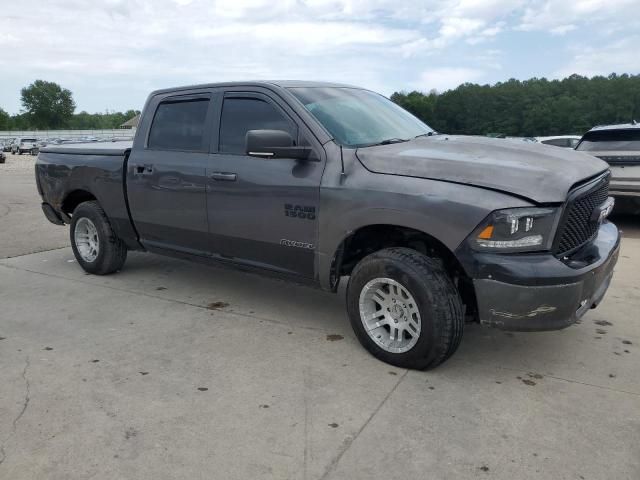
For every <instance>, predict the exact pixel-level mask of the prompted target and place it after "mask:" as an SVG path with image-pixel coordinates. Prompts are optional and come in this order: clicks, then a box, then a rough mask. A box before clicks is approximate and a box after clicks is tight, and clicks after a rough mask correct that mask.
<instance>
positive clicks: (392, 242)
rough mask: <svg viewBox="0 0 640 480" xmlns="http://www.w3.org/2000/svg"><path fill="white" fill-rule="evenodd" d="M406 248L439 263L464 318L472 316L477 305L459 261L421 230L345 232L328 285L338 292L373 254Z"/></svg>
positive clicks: (380, 227)
mask: <svg viewBox="0 0 640 480" xmlns="http://www.w3.org/2000/svg"><path fill="white" fill-rule="evenodd" d="M392 247H407V248H411V249H413V250H416V251H418V252H420V253H423V254H425V255H428V256H430V257H435V258H438V259H440V260H441V261H442V263H443V266H444V267H445V270H446V271H447V273H448V274H449V275H450V277H451V279H452V281H453V282H454V285H456V287H457V288H458V291H459V293H460V296H461V297H462V301H463V303H464V304H465V306H466V310H467V314H468V315H473V314H474V312H475V310H476V308H477V307H476V306H477V302H476V297H475V290H474V287H473V282H472V281H471V279H470V278H469V277H468V276H467V274H466V273H465V270H464V268H463V267H462V265H461V263H460V261H459V260H458V258H457V257H456V256H455V254H454V253H453V251H451V250H450V249H449V248H448V247H447V246H446V245H445V243H444V242H443V241H442V240H440V239H439V238H437V237H436V236H434V235H431V234H429V233H427V232H425V231H423V230H421V229H416V228H413V227H408V226H404V225H398V224H390V223H374V224H369V225H363V226H361V227H359V228H357V229H355V230H353V231H351V232H348V233H347V234H346V235H344V237H343V238H342V240H341V241H340V242H339V244H338V246H337V247H336V248H335V250H334V252H333V255H332V258H331V263H330V268H329V275H328V277H329V285H330V289H331V290H332V291H334V292H335V291H337V289H338V286H339V282H340V277H342V276H345V275H349V274H350V273H351V271H352V270H353V268H354V267H355V266H356V264H357V263H358V262H359V261H360V260H362V259H363V258H364V257H366V256H367V255H370V254H371V253H374V252H376V251H379V250H382V249H385V248H392Z"/></svg>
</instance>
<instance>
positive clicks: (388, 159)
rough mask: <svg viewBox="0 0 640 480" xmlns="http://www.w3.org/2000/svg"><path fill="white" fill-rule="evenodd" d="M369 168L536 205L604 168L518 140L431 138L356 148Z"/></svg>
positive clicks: (571, 153) (560, 195)
mask: <svg viewBox="0 0 640 480" xmlns="http://www.w3.org/2000/svg"><path fill="white" fill-rule="evenodd" d="M356 154H357V156H358V158H359V159H360V161H361V162H362V164H363V165H364V166H365V168H366V169H367V170H370V171H372V172H375V173H382V174H387V175H404V176H408V177H419V178H428V179H433V180H443V181H448V182H455V183H462V184H468V185H474V186H478V187H485V188H490V189H492V190H499V191H503V192H507V193H511V194H514V195H518V196H520V197H526V198H528V199H531V200H533V201H534V202H537V203H551V202H564V201H565V200H566V198H567V193H568V192H569V190H570V189H571V187H572V186H573V185H575V184H576V183H579V182H580V181H582V180H585V179H587V178H590V177H593V176H595V175H597V174H599V173H601V172H604V171H605V170H607V168H608V165H607V164H606V163H605V162H603V161H601V160H598V159H597V158H595V157H593V156H591V155H586V154H583V153H580V152H576V151H574V150H569V149H565V148H558V147H553V146H547V145H540V144H537V143H533V142H525V141H521V140H508V139H494V138H486V137H472V136H456V135H434V136H432V137H419V138H416V139H414V140H411V141H409V142H402V143H394V144H391V145H380V146H374V147H366V148H359V149H358V150H357V152H356Z"/></svg>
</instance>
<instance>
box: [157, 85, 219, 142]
mask: <svg viewBox="0 0 640 480" xmlns="http://www.w3.org/2000/svg"><path fill="white" fill-rule="evenodd" d="M209 103H210V98H209V96H208V95H198V96H188V97H184V98H180V97H171V98H168V99H165V100H163V101H162V102H160V104H159V105H158V108H157V109H156V113H155V115H154V117H153V122H152V123H151V129H150V131H149V137H148V141H147V148H150V149H155V150H179V151H189V152H206V151H208V147H209V146H208V145H207V143H206V139H207V138H208V135H207V131H206V128H207V113H208V111H209Z"/></svg>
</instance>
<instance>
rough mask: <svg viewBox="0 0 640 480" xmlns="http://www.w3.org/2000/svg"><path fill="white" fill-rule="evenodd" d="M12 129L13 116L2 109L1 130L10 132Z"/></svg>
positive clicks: (0, 111)
mask: <svg viewBox="0 0 640 480" xmlns="http://www.w3.org/2000/svg"><path fill="white" fill-rule="evenodd" d="M10 128H11V116H10V115H9V114H8V113H7V112H5V111H4V110H3V109H2V108H0V130H9V129H10Z"/></svg>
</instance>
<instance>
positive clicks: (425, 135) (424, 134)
mask: <svg viewBox="0 0 640 480" xmlns="http://www.w3.org/2000/svg"><path fill="white" fill-rule="evenodd" d="M432 135H440V134H439V133H438V132H436V131H433V132H429V133H421V134H420V135H416V136H415V137H413V138H418V137H431V136H432Z"/></svg>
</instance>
